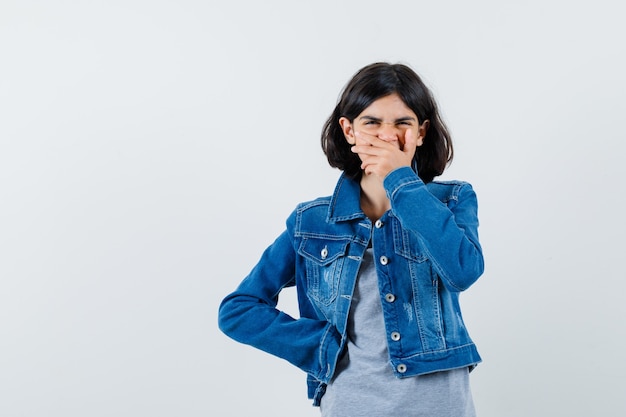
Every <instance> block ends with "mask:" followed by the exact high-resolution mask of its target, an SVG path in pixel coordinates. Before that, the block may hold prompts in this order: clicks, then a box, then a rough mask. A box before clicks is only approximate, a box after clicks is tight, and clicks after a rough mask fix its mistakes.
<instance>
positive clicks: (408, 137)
mask: <svg viewBox="0 0 626 417" xmlns="http://www.w3.org/2000/svg"><path fill="white" fill-rule="evenodd" d="M416 149H417V138H416V137H415V136H413V131H412V130H411V129H407V130H406V132H404V149H403V150H402V151H403V152H404V154H405V155H406V156H408V157H409V158H410V159H413V156H414V155H415V150H416Z"/></svg>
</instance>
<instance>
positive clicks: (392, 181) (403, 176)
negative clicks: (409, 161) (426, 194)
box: [383, 166, 425, 200]
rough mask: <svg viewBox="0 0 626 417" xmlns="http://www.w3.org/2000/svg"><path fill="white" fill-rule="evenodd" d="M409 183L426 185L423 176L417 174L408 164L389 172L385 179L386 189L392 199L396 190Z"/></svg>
mask: <svg viewBox="0 0 626 417" xmlns="http://www.w3.org/2000/svg"><path fill="white" fill-rule="evenodd" d="M407 185H413V186H419V185H422V186H423V185H425V184H424V182H423V181H422V180H421V178H420V177H418V176H417V174H416V173H415V171H413V170H412V169H411V167H407V166H405V167H400V168H396V169H394V170H393V171H391V172H390V173H389V174H387V176H386V177H385V179H384V180H383V186H384V187H385V190H387V197H389V199H390V200H391V199H392V197H393V195H394V194H395V193H396V191H398V190H399V189H400V188H402V187H404V186H407Z"/></svg>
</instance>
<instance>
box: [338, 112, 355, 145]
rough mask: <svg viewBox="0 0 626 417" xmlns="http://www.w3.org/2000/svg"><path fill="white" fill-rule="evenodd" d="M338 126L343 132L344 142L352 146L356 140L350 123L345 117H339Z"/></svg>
mask: <svg viewBox="0 0 626 417" xmlns="http://www.w3.org/2000/svg"><path fill="white" fill-rule="evenodd" d="M339 125H340V126H341V130H342V131H343V135H344V136H345V138H346V141H348V143H349V144H350V145H354V144H355V143H356V139H355V137H354V127H352V122H350V120H348V118H347V117H340V118H339Z"/></svg>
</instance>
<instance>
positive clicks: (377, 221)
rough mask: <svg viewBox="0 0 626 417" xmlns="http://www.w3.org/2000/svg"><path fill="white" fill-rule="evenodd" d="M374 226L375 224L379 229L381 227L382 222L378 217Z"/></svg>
mask: <svg viewBox="0 0 626 417" xmlns="http://www.w3.org/2000/svg"><path fill="white" fill-rule="evenodd" d="M374 226H376V228H377V229H380V228H381V227H383V222H382V221H381V220H380V219H378V220H376V223H374Z"/></svg>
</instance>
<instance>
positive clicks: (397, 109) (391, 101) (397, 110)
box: [358, 93, 417, 118]
mask: <svg viewBox="0 0 626 417" xmlns="http://www.w3.org/2000/svg"><path fill="white" fill-rule="evenodd" d="M364 116H372V117H383V116H387V117H391V118H399V117H415V118H417V116H416V115H415V113H414V112H413V110H411V109H410V108H409V107H408V106H407V105H406V104H405V103H404V101H402V99H401V98H400V96H399V95H398V94H396V93H393V94H390V95H388V96H384V97H381V98H378V99H376V100H374V101H373V102H372V103H371V104H370V105H369V106H367V107H366V108H365V109H364V110H363V111H362V112H361V114H359V116H358V117H364Z"/></svg>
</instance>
